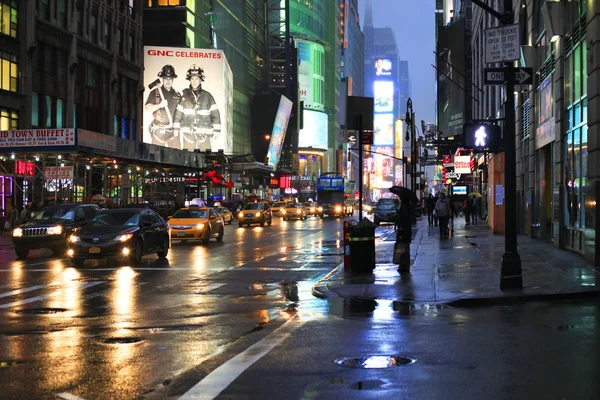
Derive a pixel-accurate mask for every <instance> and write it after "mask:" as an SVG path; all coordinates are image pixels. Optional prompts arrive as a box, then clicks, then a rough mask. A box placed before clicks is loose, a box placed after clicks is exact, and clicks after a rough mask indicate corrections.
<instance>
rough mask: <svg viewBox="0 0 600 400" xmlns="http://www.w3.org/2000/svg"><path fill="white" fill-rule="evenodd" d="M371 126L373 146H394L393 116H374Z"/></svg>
mask: <svg viewBox="0 0 600 400" xmlns="http://www.w3.org/2000/svg"><path fill="white" fill-rule="evenodd" d="M373 126H374V129H373V136H374V138H373V144H374V145H375V146H392V145H393V144H394V114H391V113H390V114H375V116H374V118H373Z"/></svg>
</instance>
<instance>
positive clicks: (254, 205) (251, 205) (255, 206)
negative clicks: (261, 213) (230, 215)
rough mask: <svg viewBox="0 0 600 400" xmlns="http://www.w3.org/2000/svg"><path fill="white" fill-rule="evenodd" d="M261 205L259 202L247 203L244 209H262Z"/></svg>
mask: <svg viewBox="0 0 600 400" xmlns="http://www.w3.org/2000/svg"><path fill="white" fill-rule="evenodd" d="M262 209H263V205H262V204H260V203H248V204H246V205H245V206H244V210H262Z"/></svg>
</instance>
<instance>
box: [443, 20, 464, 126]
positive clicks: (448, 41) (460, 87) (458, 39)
mask: <svg viewBox="0 0 600 400" xmlns="http://www.w3.org/2000/svg"><path fill="white" fill-rule="evenodd" d="M440 29H441V33H440V35H439V36H438V37H439V39H438V42H437V54H438V57H437V68H436V70H437V106H438V115H439V131H440V133H441V134H442V136H443V137H448V136H456V135H460V134H462V129H463V124H464V123H465V118H464V110H465V77H464V71H465V40H464V38H465V20H464V19H459V20H458V21H457V22H455V23H453V24H452V25H449V26H447V27H442V28H440Z"/></svg>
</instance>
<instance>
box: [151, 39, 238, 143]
mask: <svg viewBox="0 0 600 400" xmlns="http://www.w3.org/2000/svg"><path fill="white" fill-rule="evenodd" d="M144 88H145V93H144V108H143V137H142V139H143V142H144V143H151V144H155V145H160V146H164V147H170V148H176V149H180V150H183V149H186V150H189V151H194V150H196V149H199V150H200V151H205V150H212V151H213V152H215V153H216V152H217V151H218V150H220V149H222V150H223V151H224V152H225V153H226V154H230V153H232V152H233V74H232V72H231V68H230V67H229V64H228V63H227V59H226V57H225V53H224V52H223V50H215V49H182V48H175V47H154V46H150V47H149V46H146V47H144Z"/></svg>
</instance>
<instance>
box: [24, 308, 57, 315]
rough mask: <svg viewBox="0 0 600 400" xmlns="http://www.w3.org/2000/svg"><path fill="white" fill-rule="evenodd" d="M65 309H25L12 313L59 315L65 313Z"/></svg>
mask: <svg viewBox="0 0 600 400" xmlns="http://www.w3.org/2000/svg"><path fill="white" fill-rule="evenodd" d="M66 311H67V309H66V308H26V309H24V310H16V311H14V312H15V313H16V314H22V315H32V314H33V315H44V314H59V313H64V312H66Z"/></svg>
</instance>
